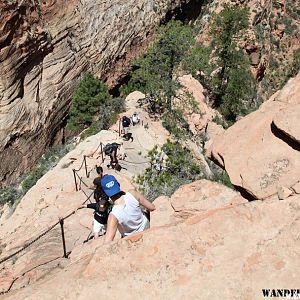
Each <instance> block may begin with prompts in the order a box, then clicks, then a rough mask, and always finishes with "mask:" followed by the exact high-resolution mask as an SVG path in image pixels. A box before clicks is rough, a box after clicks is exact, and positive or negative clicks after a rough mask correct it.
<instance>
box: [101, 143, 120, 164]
mask: <svg viewBox="0 0 300 300" xmlns="http://www.w3.org/2000/svg"><path fill="white" fill-rule="evenodd" d="M119 147H120V144H118V143H112V144H107V145H105V147H104V148H103V151H104V154H105V155H108V156H109V157H110V164H109V165H107V167H108V168H109V167H112V168H113V169H114V168H115V167H116V166H117V165H118V157H117V153H118V149H119Z"/></svg>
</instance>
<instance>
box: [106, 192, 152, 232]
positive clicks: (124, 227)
mask: <svg viewBox="0 0 300 300" xmlns="http://www.w3.org/2000/svg"><path fill="white" fill-rule="evenodd" d="M123 197H124V200H125V204H116V205H114V207H113V209H112V211H111V214H113V215H114V216H115V217H116V218H117V220H118V222H119V224H118V230H119V232H120V233H121V236H122V237H124V236H128V235H131V234H134V233H136V232H141V231H144V230H145V229H147V228H148V227H149V221H148V219H147V218H146V216H145V215H144V213H143V211H142V209H141V207H140V204H139V202H138V201H137V200H136V199H135V198H134V197H133V196H132V195H131V194H130V193H129V192H127V193H126V194H125V195H124V196H123Z"/></svg>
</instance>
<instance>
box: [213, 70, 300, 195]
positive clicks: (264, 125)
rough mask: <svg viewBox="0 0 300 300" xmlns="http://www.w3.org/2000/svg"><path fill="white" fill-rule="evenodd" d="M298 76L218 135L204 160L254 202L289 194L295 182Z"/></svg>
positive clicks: (299, 173)
mask: <svg viewBox="0 0 300 300" xmlns="http://www.w3.org/2000/svg"><path fill="white" fill-rule="evenodd" d="M299 119H300V73H299V74H298V75H297V77H296V78H294V79H291V80H290V81H289V82H288V83H287V85H286V86H285V87H284V88H283V89H282V90H281V91H279V92H277V93H276V94H275V95H274V96H272V97H271V99H270V100H268V101H266V102H265V103H264V104H263V105H262V106H261V107H260V108H259V110H257V111H255V112H253V113H251V114H250V115H248V116H246V117H244V118H243V119H242V120H240V121H238V122H237V123H235V124H234V125H233V126H232V127H230V128H229V129H227V130H226V131H225V132H224V134H222V135H220V136H218V137H217V138H216V139H215V140H214V142H213V144H212V146H211V147H210V149H209V150H208V153H207V155H208V156H209V157H210V158H211V159H212V160H214V161H215V162H217V163H218V164H219V165H220V166H222V167H223V168H224V169H225V170H226V171H227V172H228V174H229V176H230V180H231V182H232V183H233V184H234V185H236V186H237V187H239V188H240V189H241V190H242V191H245V192H246V193H247V194H248V195H250V196H251V197H253V198H255V199H266V198H269V197H272V196H274V195H275V194H276V193H278V196H279V198H284V197H287V196H290V195H291V194H293V192H294V189H293V186H295V185H296V184H297V183H298V182H299V181H300V143H299V132H300V123H299Z"/></svg>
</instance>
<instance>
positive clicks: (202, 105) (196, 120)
mask: <svg viewBox="0 0 300 300" xmlns="http://www.w3.org/2000/svg"><path fill="white" fill-rule="evenodd" d="M178 81H179V82H180V84H181V85H182V88H181V90H180V91H179V92H178V93H179V96H180V99H181V100H180V101H181V102H184V101H185V107H184V112H185V115H186V117H187V121H188V123H189V127H190V130H191V132H193V133H194V134H196V133H198V132H200V131H201V130H203V129H205V127H206V125H207V123H208V122H209V121H211V120H212V119H213V118H214V117H215V116H216V114H217V112H216V111H215V110H214V109H212V108H211V107H209V105H208V104H207V102H206V98H205V96H204V88H203V86H202V85H201V83H200V82H199V81H198V80H196V79H195V78H193V76H192V75H184V76H181V77H179V78H178ZM189 95H190V96H192V101H195V103H194V104H195V105H196V108H195V109H196V111H193V109H191V108H190V107H189V105H188V104H187V103H188V102H189V101H191V100H189V99H188V97H189Z"/></svg>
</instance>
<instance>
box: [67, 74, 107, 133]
mask: <svg viewBox="0 0 300 300" xmlns="http://www.w3.org/2000/svg"><path fill="white" fill-rule="evenodd" d="M110 101H111V96H110V94H109V92H108V88H107V87H106V85H105V84H104V83H103V82H101V81H100V80H98V79H97V78H95V77H94V76H93V75H92V74H90V73H88V74H86V75H85V76H84V78H83V79H82V81H81V82H80V84H79V86H78V88H77V89H76V91H75V94H74V97H73V102H72V106H71V109H70V119H69V123H68V124H69V128H70V129H71V130H78V129H82V128H86V127H88V126H90V125H91V124H92V123H93V121H95V120H97V119H98V118H99V112H100V111H101V106H103V105H105V104H107V103H109V102H110Z"/></svg>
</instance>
